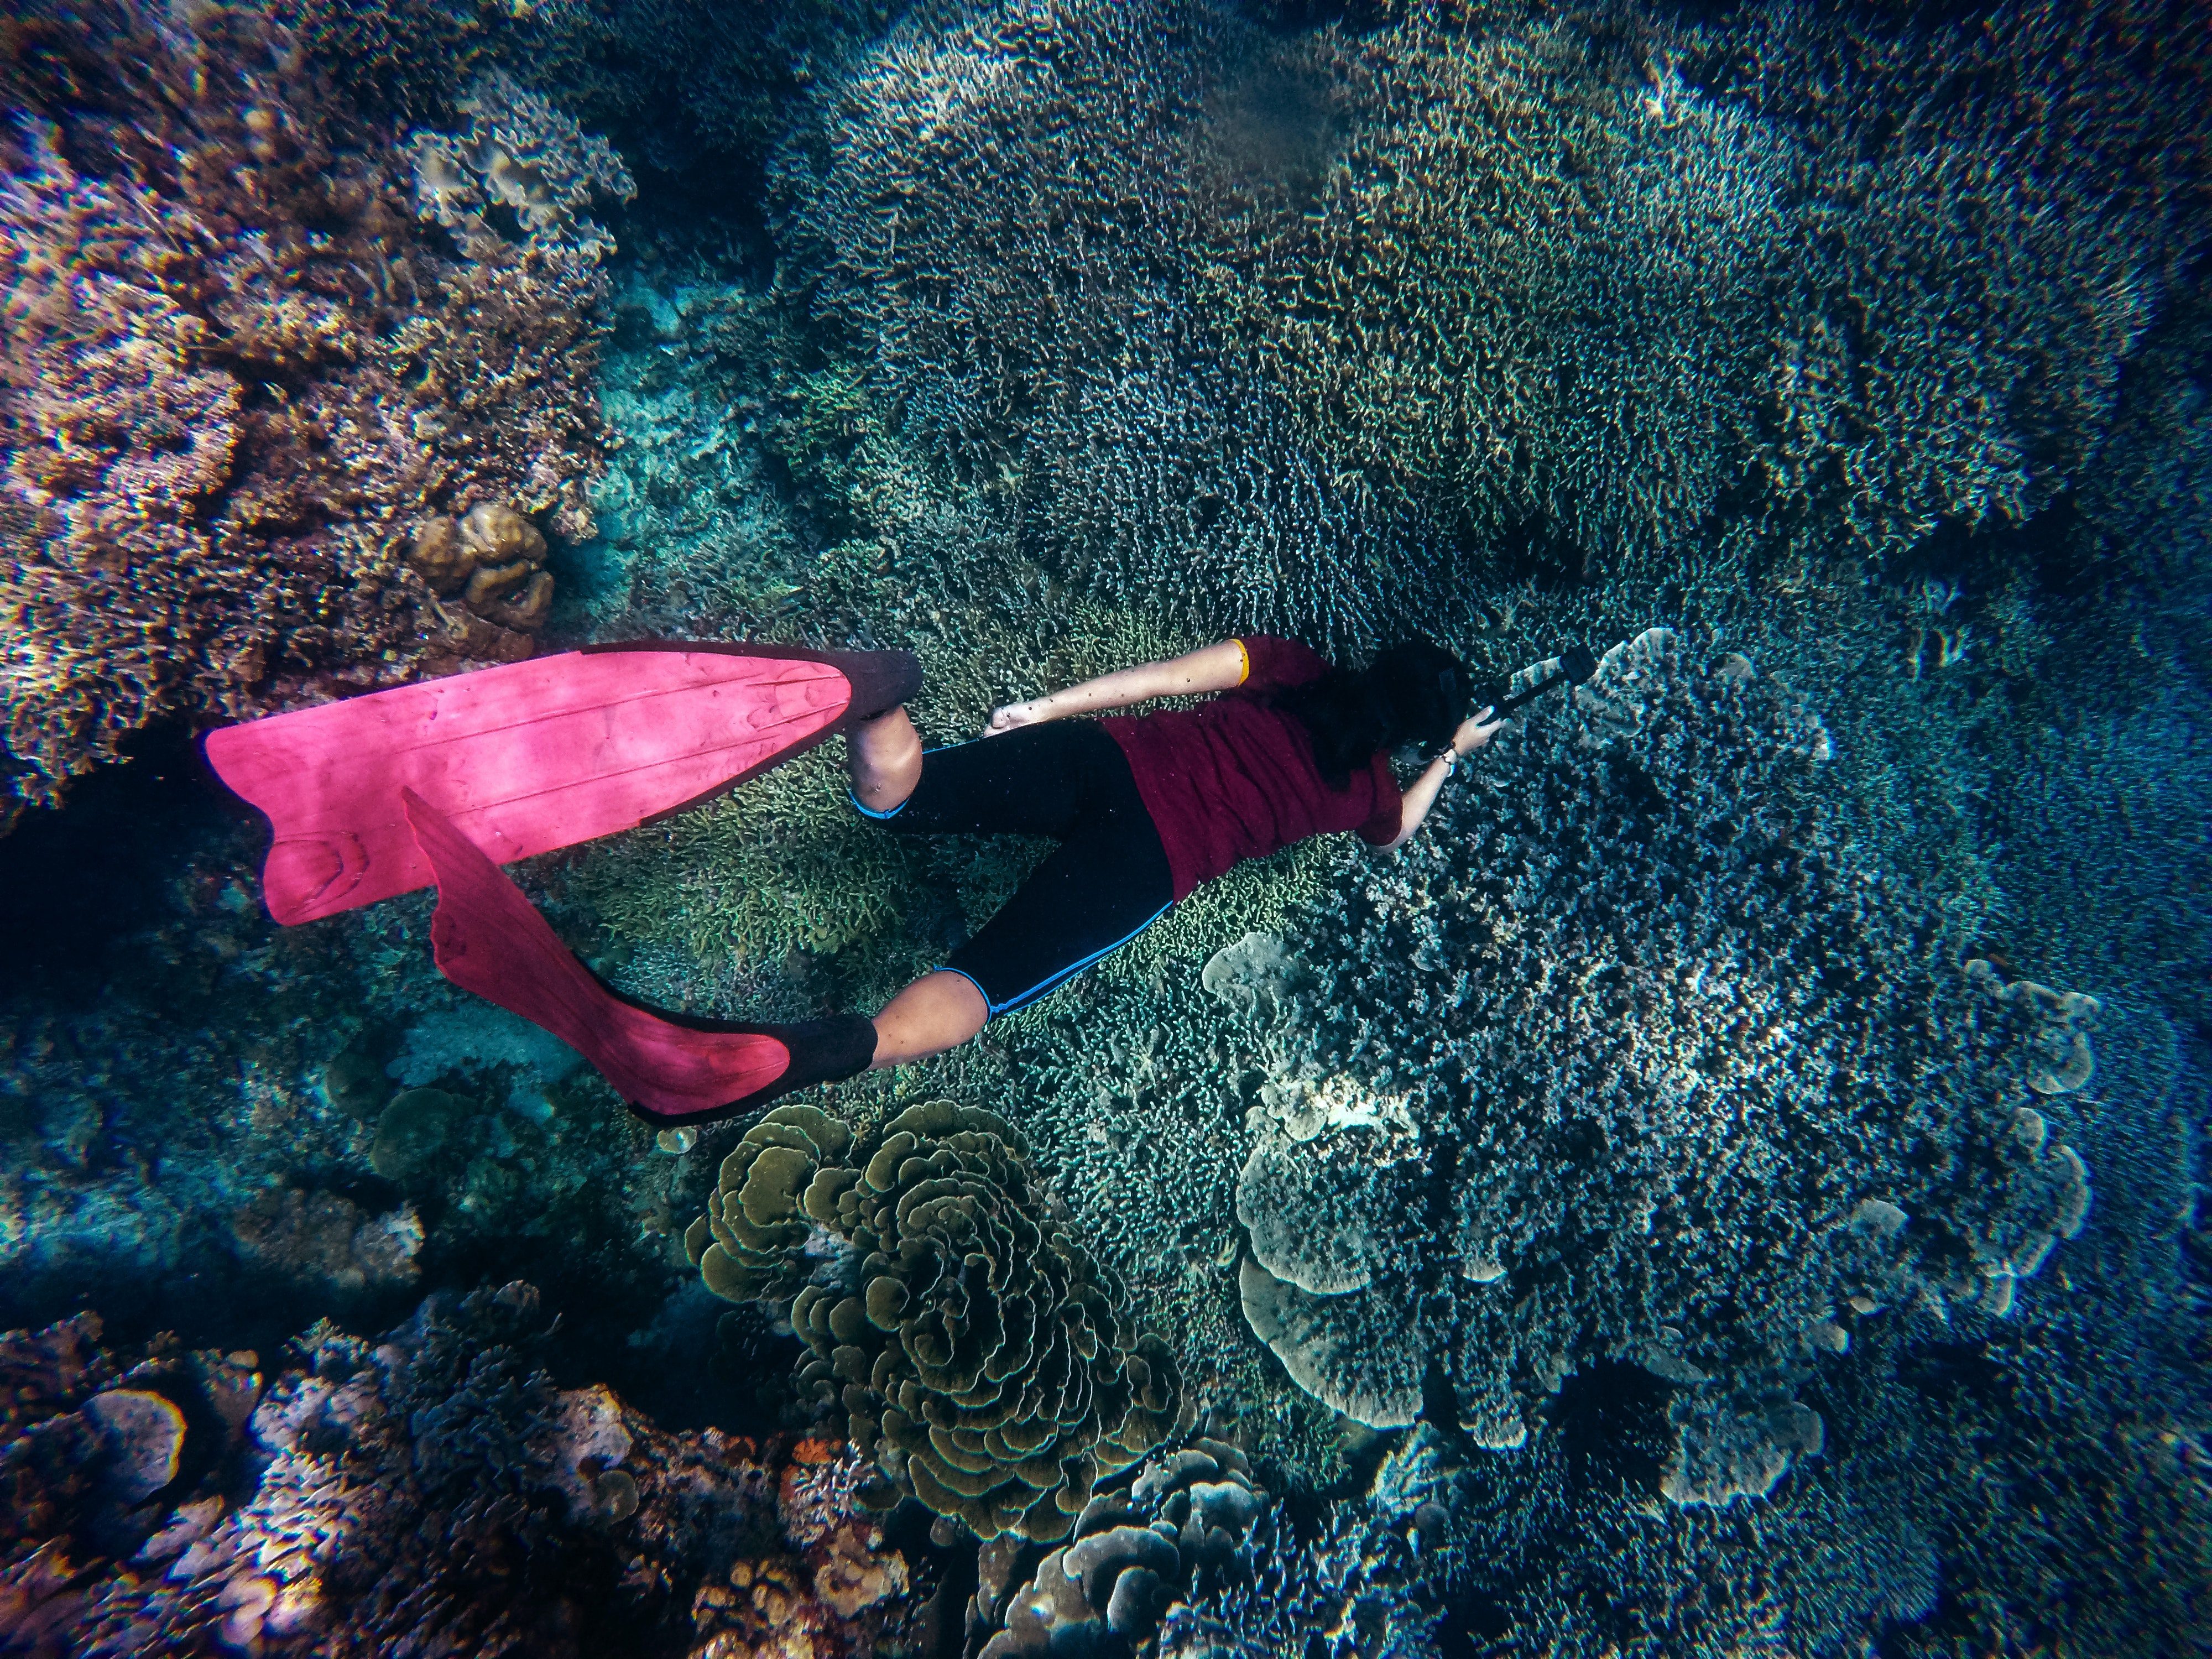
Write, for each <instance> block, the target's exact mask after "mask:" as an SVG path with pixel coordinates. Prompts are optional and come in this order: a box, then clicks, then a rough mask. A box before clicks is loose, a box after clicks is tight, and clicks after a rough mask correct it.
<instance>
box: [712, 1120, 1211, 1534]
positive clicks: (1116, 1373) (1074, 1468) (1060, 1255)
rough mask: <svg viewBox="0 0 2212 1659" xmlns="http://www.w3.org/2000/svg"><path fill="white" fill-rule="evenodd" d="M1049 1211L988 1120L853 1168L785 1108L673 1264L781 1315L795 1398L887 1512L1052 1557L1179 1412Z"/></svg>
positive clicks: (856, 1159)
mask: <svg viewBox="0 0 2212 1659" xmlns="http://www.w3.org/2000/svg"><path fill="white" fill-rule="evenodd" d="M848 1149H850V1150H849V1151H848ZM817 1238H818V1239H821V1240H822V1241H823V1243H821V1244H819V1245H817V1244H816V1243H814V1241H815V1240H817ZM684 1244H685V1248H686V1249H688V1250H689V1251H690V1255H691V1258H692V1260H693V1261H695V1262H696V1263H697V1264H698V1265H699V1268H700V1272H701V1274H702V1277H703V1278H704V1279H705V1280H706V1283H707V1287H708V1289H709V1290H711V1291H714V1293H715V1294H716V1295H718V1296H721V1297H727V1298H729V1299H731V1300H732V1301H739V1300H749V1299H752V1298H755V1297H767V1298H769V1299H771V1300H774V1301H776V1302H779V1303H781V1302H784V1301H788V1302H789V1304H790V1308H791V1320H792V1323H793V1327H794V1328H796V1329H797V1330H798V1331H799V1334H800V1335H802V1336H804V1337H805V1339H806V1341H807V1343H808V1346H810V1347H811V1350H812V1357H811V1358H809V1359H808V1360H807V1361H806V1362H805V1364H804V1365H803V1366H802V1367H801V1370H800V1372H799V1379H800V1382H801V1383H802V1384H803V1385H806V1386H809V1387H811V1389H812V1390H813V1391H814V1392H815V1393H816V1394H817V1395H818V1396H819V1397H820V1398H821V1399H822V1400H823V1401H825V1402H827V1403H830V1404H833V1405H836V1404H842V1407H843V1408H844V1410H845V1412H846V1413H847V1420H848V1425H849V1430H848V1431H849V1433H850V1434H851V1436H852V1438H853V1440H854V1443H856V1444H857V1445H858V1446H860V1449H861V1450H862V1451H863V1452H865V1453H866V1454H867V1455H871V1456H872V1457H874V1458H875V1459H876V1461H877V1462H878V1464H879V1466H880V1467H881V1468H882V1469H883V1471H884V1474H886V1475H887V1476H889V1477H890V1480H891V1481H893V1482H895V1483H896V1486H897V1488H898V1489H899V1490H900V1491H902V1492H909V1493H911V1494H912V1495H913V1496H915V1497H916V1498H920V1499H921V1501H922V1502H923V1503H924V1504H927V1505H928V1506H929V1507H930V1508H931V1509H933V1510H936V1511H937V1512H938V1513H939V1515H942V1516H950V1517H951V1518H952V1519H954V1520H957V1521H958V1522H963V1523H964V1524H965V1525H966V1526H967V1527H968V1528H969V1530H970V1531H972V1532H974V1533H975V1534H976V1535H977V1536H978V1537H980V1538H984V1539H990V1538H995V1537H997V1536H998V1535H1000V1534H1002V1533H1012V1534H1018V1535H1019V1536H1021V1537H1024V1538H1028V1539H1032V1540H1036V1541H1052V1540H1054V1539H1059V1538H1064V1537H1066V1535H1067V1534H1068V1532H1069V1531H1070V1529H1071V1528H1073V1526H1074V1524H1075V1520H1076V1517H1077V1516H1078V1515H1079V1514H1080V1513H1082V1511H1083V1509H1084V1506H1085V1504H1086V1503H1087V1502H1088V1501H1089V1499H1090V1498H1091V1488H1092V1486H1093V1485H1094V1484H1095V1483H1096V1482H1097V1480H1098V1479H1099V1478H1100V1476H1102V1475H1104V1474H1112V1473H1113V1472H1114V1471H1115V1470H1117V1469H1121V1468H1127V1466H1128V1465H1129V1464H1131V1463H1133V1462H1135V1461H1136V1460H1137V1459H1138V1458H1139V1457H1141V1456H1143V1455H1144V1454H1145V1453H1146V1451H1147V1450H1149V1449H1151V1448H1152V1447H1153V1446H1155V1445H1157V1444H1158V1443H1159V1442H1160V1441H1161V1440H1162V1439H1163V1438H1164V1437H1165V1436H1166V1434H1167V1433H1168V1432H1169V1431H1170V1429H1172V1428H1173V1427H1174V1426H1175V1424H1176V1413H1177V1411H1178V1409H1179V1407H1180V1406H1181V1403H1182V1401H1181V1385H1180V1383H1179V1382H1178V1379H1177V1376H1176V1363H1175V1360H1174V1358H1173V1356H1172V1355H1171V1353H1170V1350H1169V1348H1168V1346H1167V1345H1166V1344H1165V1343H1164V1342H1163V1341H1161V1340H1160V1339H1159V1338H1158V1337H1156V1336H1152V1335H1142V1336H1139V1335H1137V1334H1135V1333H1134V1332H1133V1331H1132V1329H1131V1328H1129V1326H1128V1324H1127V1319H1126V1316H1125V1315H1124V1313H1123V1310H1122V1307H1121V1302H1122V1296H1121V1291H1120V1287H1119V1286H1118V1285H1116V1284H1115V1282H1114V1280H1113V1279H1112V1278H1111V1277H1110V1275H1109V1274H1108V1273H1106V1272H1105V1271H1104V1270H1103V1269H1102V1268H1101V1267H1098V1266H1097V1264H1095V1263H1094V1262H1093V1261H1091V1257H1090V1255H1088V1253H1087V1252H1085V1250H1084V1249H1082V1247H1081V1246H1080V1245H1079V1244H1077V1243H1075V1242H1074V1241H1073V1239H1071V1238H1070V1237H1068V1236H1067V1235H1066V1232H1065V1231H1063V1230H1062V1229H1061V1227H1060V1225H1059V1224H1058V1223H1057V1222H1056V1221H1054V1219H1052V1218H1051V1217H1050V1215H1049V1214H1048V1212H1047V1211H1046V1209H1045V1206H1044V1204H1043V1202H1042V1193H1041V1192H1040V1190H1039V1189H1038V1183H1037V1181H1036V1175H1035V1173H1034V1171H1033V1170H1032V1169H1031V1168H1030V1164H1029V1162H1028V1159H1027V1157H1026V1149H1025V1148H1024V1146H1023V1143H1022V1140H1021V1138H1020V1137H1019V1136H1018V1134H1016V1133H1015V1132H1014V1131H1013V1130H1012V1129H1011V1128H1009V1127H1007V1126H1006V1122H1005V1121H1003V1120H1002V1119H1000V1118H998V1117H996V1116H994V1115H992V1114H991V1113H989V1112H986V1111H982V1110H980V1109H977V1108H975V1107H969V1106H957V1105H955V1104H954V1103H951V1102H950V1101H944V1100H934V1101H929V1102H926V1103H922V1104H921V1105H916V1106H909V1107H908V1108H907V1109H905V1110H904V1111H902V1112H901V1113H900V1114H899V1115H897V1116H896V1117H894V1118H892V1119H891V1120H890V1121H889V1122H888V1123H886V1124H885V1125H884V1127H883V1129H882V1130H881V1132H880V1133H878V1134H877V1135H875V1136H873V1137H871V1138H870V1139H868V1140H867V1141H866V1142H863V1143H862V1144H861V1145H860V1146H858V1147H854V1146H853V1141H852V1134H851V1131H849V1130H848V1128H846V1127H845V1126H844V1125H843V1124H842V1123H840V1122H839V1121H837V1120H836V1119H835V1118H832V1117H829V1116H828V1115H826V1114H824V1113H823V1112H821V1111H818V1110H817V1109H814V1108H812V1107H806V1106H783V1107H778V1108H775V1109H773V1110H772V1111H770V1112H769V1114H768V1115H767V1116H766V1117H764V1118H763V1119H762V1121H760V1122H759V1123H757V1124H756V1125H755V1126H754V1127H751V1128H750V1129H748V1130H747V1131H746V1132H745V1133H744V1138H743V1139H741V1140H739V1142H738V1146H737V1148H736V1150H734V1151H733V1152H731V1154H730V1155H729V1157H728V1158H726V1159H725V1160H724V1161H723V1164H722V1169H721V1175H720V1182H719V1185H718V1187H717V1188H716V1191H715V1193H714V1195H713V1197H712V1198H711V1199H710V1200H709V1204H708V1212H707V1214H706V1215H704V1216H702V1218H700V1219H699V1220H698V1221H697V1222H696V1223H694V1224H693V1225H692V1227H691V1229H690V1231H689V1232H688V1233H686V1234H685V1236H684Z"/></svg>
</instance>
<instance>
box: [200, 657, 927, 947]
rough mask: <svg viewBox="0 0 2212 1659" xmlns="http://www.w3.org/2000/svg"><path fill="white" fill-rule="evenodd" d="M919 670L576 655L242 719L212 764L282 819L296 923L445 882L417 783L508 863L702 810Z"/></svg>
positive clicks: (281, 915) (213, 748)
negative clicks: (417, 801) (412, 807)
mask: <svg viewBox="0 0 2212 1659" xmlns="http://www.w3.org/2000/svg"><path fill="white" fill-rule="evenodd" d="M918 678H919V671H918V668H917V667H916V666H915V663H914V659H913V658H912V657H910V656H909V655H908V653H904V652H874V653H856V652H807V651H801V650H799V649H796V648H793V647H744V646H716V645H713V644H704V643H702V644H700V645H698V646H696V647H684V646H680V645H671V646H666V647H633V648H627V649H623V648H616V649H600V650H591V651H581V652H568V653H563V654H562V655H560V656H554V657H539V658H534V659H532V660H530V661H528V662H520V663H512V664H508V665H505V666H502V667H498V668H485V669H479V670H477V671H474V672H472V673H467V674H457V675H454V676H453V677H452V678H447V679H442V680H430V681H426V682H424V683H422V684H419V685H403V686H395V687H393V688H392V689H391V690H386V691H377V692H372V693H370V694H369V695H368V696H362V697H351V698H348V699H346V700H345V701H343V702H332V703H325V704H322V705H321V706H319V707H318V708H301V709H295V710H294V711H292V712H291V713H289V714H273V715H270V716H269V717H267V718H265V719H263V720H250V721H247V722H246V724H244V725H242V726H228V727H225V728H224V729H223V730H222V731H219V732H211V733H210V734H209V737H208V739H207V755H208V759H209V761H210V763H212V764H213V765H214V767H215V769H216V772H217V773H218V774H219V775H221V776H222V781H224V782H225V783H227V784H228V785H229V786H230V787H232V788H233V789H234V790H236V791H237V792H238V793H240V795H243V796H244V797H245V798H246V799H247V800H249V801H251V802H252V804H253V805H256V806H258V807H259V808H260V809H261V810H262V811H264V812H266V813H267V814H268V815H269V818H270V823H272V824H273V825H274V826H275V829H276V840H275V842H274V844H273V845H272V847H271V848H270V857H269V860H268V863H267V865H266V866H265V867H264V870H263V872H262V889H263V895H264V898H265V899H266V900H267V902H268V905H269V910H270V915H274V916H275V917H276V920H277V921H281V922H283V923H286V924H287V925H296V924H298V923H301V922H305V921H314V920H316V919H317V918H319V917H321V916H327V915H336V914H337V912H338V911H341V910H348V909H351V908H354V907H355V906H356V905H362V904H373V903H374V902H377V901H378V900H380V899H386V898H390V897H391V896H392V895H394V894H395V893H404V892H407V891H409V890H411V889H414V888H417V887H422V886H425V885H427V884H428V883H429V881H430V867H429V865H428V863H427V862H426V861H425V860H424V859H423V857H422V853H421V852H420V851H419V849H418V848H416V844H415V838H414V836H412V835H410V833H409V831H408V827H407V823H406V822H405V819H404V816H403V815H402V813H401V812H400V810H399V792H400V791H401V790H403V789H412V790H414V791H415V792H416V793H417V794H419V795H421V796H422V799H425V800H426V801H428V802H429V803H430V804H431V805H433V806H435V807H436V808H437V809H438V811H441V812H442V813H443V814H445V815H446V816H447V817H450V818H451V819H453V822H454V823H457V824H459V826H460V827H461V829H462V830H463V832H464V833H465V835H466V836H467V837H468V838H469V840H470V841H471V842H472V843H474V844H475V845H476V846H477V847H478V848H482V849H483V851H484V852H485V853H486V854H488V855H489V857H490V858H491V859H492V860H494V861H495V862H496V863H500V864H505V863H508V862H510V861H511V860H515V859H519V858H527V857H530V856H531V855H532V854H537V853H548V852H551V851H553V850H554V849H555V848H562V847H573V846H574V845H576V844H577V843H578V842H586V841H590V840H592V838H593V837H595V836H605V835H611V834H613V833H614V832H616V831H617V830H621V829H631V828H634V827H635V826H636V825H637V824H639V823H644V822H645V821H647V819H650V818H654V817H661V816H664V815H665V814H667V813H669V812H672V811H681V810H682V809H683V808H684V807H687V806H692V805H697V804H699V803H700V802H702V801H703V800H706V799H711V798H712V797H713V796H714V795H717V794H719V793H721V792H722V791H723V790H726V789H727V788H729V787H731V786H732V784H735V783H738V782H739V781H742V780H744V779H745V778H747V777H750V776H752V775H755V774H757V773H759V772H762V771H765V770H766V769H768V768H769V767H771V766H774V765H775V764H777V763H780V762H781V761H784V760H787V759H789V758H790V757H792V756H793V755H796V754H798V753H799V752H800V751H802V750H805V749H806V748H808V747H811V745H812V744H815V743H817V742H819V741H820V740H821V739H822V738H825V737H827V736H829V734H830V733H831V732H835V731H837V730H840V729H842V727H843V726H846V725H848V724H849V723H850V721H851V720H854V719H859V718H862V717H864V716H865V715H866V714H870V713H873V712H877V711H876V710H875V709H874V708H872V707H871V705H872V704H875V703H878V702H882V701H883V700H884V698H886V697H896V696H901V695H904V694H906V693H908V692H909V691H910V690H911V689H912V685H913V684H914V682H915V680H916V679H918ZM856 695H857V696H859V698H860V701H859V702H857V703H856V702H855V696H856Z"/></svg>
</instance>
